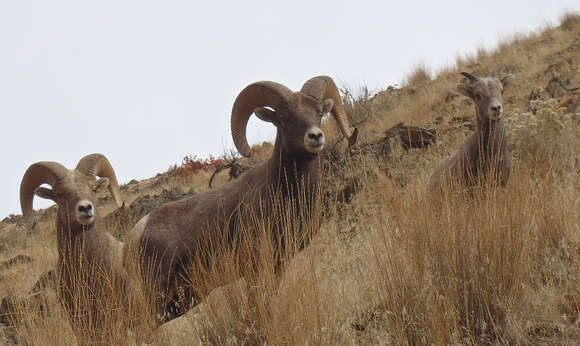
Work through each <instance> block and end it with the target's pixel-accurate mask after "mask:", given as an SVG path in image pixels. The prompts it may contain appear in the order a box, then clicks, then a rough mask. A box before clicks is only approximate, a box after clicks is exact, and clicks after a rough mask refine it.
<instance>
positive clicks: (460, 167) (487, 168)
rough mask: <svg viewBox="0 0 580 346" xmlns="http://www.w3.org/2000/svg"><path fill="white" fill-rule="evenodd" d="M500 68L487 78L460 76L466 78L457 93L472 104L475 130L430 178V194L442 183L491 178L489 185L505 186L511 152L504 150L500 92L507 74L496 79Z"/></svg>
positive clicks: (473, 182)
mask: <svg viewBox="0 0 580 346" xmlns="http://www.w3.org/2000/svg"><path fill="white" fill-rule="evenodd" d="M500 70H501V66H498V67H497V68H496V70H495V71H494V72H493V74H492V76H491V77H487V78H479V77H476V76H474V75H472V74H470V73H467V72H462V73H461V74H462V75H463V76H465V77H466V78H467V79H468V82H467V83H461V84H459V86H458V87H457V88H458V90H459V92H460V93H461V94H463V95H465V96H467V97H470V98H471V99H472V100H473V102H474V103H475V114H476V117H477V129H476V131H475V133H474V134H473V135H472V136H471V137H470V138H468V139H467V141H466V142H465V143H463V145H462V146H461V147H460V148H459V151H458V152H457V153H455V154H454V155H452V156H449V157H447V158H446V159H445V160H444V161H443V162H441V164H440V165H439V167H438V168H437V170H436V171H435V173H433V175H432V176H431V181H430V188H431V190H432V191H434V190H437V189H441V188H442V187H443V186H444V185H445V184H451V185H454V184H465V185H467V186H474V185H478V184H483V183H484V182H485V179H486V178H489V177H491V179H493V181H492V182H491V183H492V185H495V184H497V183H499V184H500V185H501V186H505V185H506V184H507V182H508V179H509V177H510V172H511V153H510V151H509V149H508V147H507V137H506V129H505V127H504V125H503V120H502V116H503V112H504V109H503V91H504V89H505V88H506V87H507V86H508V85H509V84H510V83H511V81H512V79H513V77H512V76H511V75H507V76H504V77H503V78H501V79H498V75H499V72H500Z"/></svg>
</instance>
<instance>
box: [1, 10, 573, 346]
mask: <svg viewBox="0 0 580 346" xmlns="http://www.w3.org/2000/svg"><path fill="white" fill-rule="evenodd" d="M579 59H580V16H578V15H577V14H566V15H564V16H563V17H562V19H561V24H560V25H559V26H558V27H553V28H552V27H544V28H542V30H540V31H538V32H532V33H528V34H516V35H513V37H510V38H509V39H504V40H503V41H502V42H500V43H499V44H498V47H497V48H496V49H493V50H488V49H485V48H480V49H479V50H478V51H477V52H476V53H475V54H472V55H467V56H461V57H458V58H457V59H456V63H455V66H453V67H448V68H445V69H443V70H441V71H438V72H436V73H434V72H431V71H430V70H429V68H428V67H426V66H424V65H418V66H416V67H415V69H414V70H413V71H412V72H411V73H409V75H408V77H407V78H405V80H404V81H402V83H401V85H402V87H401V88H397V87H392V86H391V87H388V88H386V89H385V90H383V91H380V92H378V93H376V94H372V93H371V92H369V90H368V89H366V88H362V89H361V90H357V91H353V90H343V97H344V103H345V106H346V108H347V111H348V113H349V116H350V118H351V123H353V124H358V125H357V126H358V127H359V131H360V135H359V140H360V143H359V144H358V145H357V146H356V147H354V148H352V149H350V150H348V149H346V148H345V145H344V144H343V143H339V139H340V132H339V131H337V129H335V127H334V123H333V122H332V121H327V122H324V123H323V127H324V131H325V133H327V134H328V136H327V137H328V139H327V140H328V143H329V144H328V145H327V148H326V149H325V151H324V153H323V155H322V158H323V160H322V162H323V163H322V164H323V168H324V170H325V179H324V182H325V183H324V185H323V186H322V189H323V193H322V194H321V196H322V197H321V199H320V200H319V201H317V208H316V215H309V217H308V220H313V221H312V222H310V223H307V224H306V225H305V227H306V228H307V229H308V230H309V231H310V232H309V234H311V236H312V240H311V243H310V245H309V246H308V247H307V248H306V249H304V250H303V251H297V249H296V248H294V247H292V246H288V247H286V249H285V253H284V254H283V258H284V261H283V263H284V266H283V268H284V270H283V271H282V272H281V273H280V274H277V273H275V271H274V267H275V263H274V260H273V257H274V256H273V251H275V250H274V248H273V247H272V242H271V241H270V240H271V239H270V236H269V233H268V228H269V227H270V226H269V225H268V224H267V223H266V222H264V220H261V219H260V218H259V217H257V218H255V219H254V220H251V221H249V222H248V226H253V227H248V229H254V230H259V231H258V232H254V233H255V234H252V235H251V236H250V237H247V238H246V241H245V242H243V243H240V244H237V246H236V247H235V248H233V249H224V253H223V254H222V255H221V256H220V258H219V259H217V260H216V265H215V266H214V267H213V268H211V269H210V270H209V271H206V272H203V273H202V272H196V273H190V275H191V277H192V281H193V284H195V285H197V286H198V287H199V289H200V291H202V292H204V293H205V299H204V302H203V303H202V304H200V305H198V306H197V307H196V308H194V309H193V310H191V311H190V312H189V313H187V314H186V315H184V316H182V317H180V318H177V319H175V320H173V321H170V322H168V323H166V324H165V325H163V326H161V327H160V328H159V329H158V330H156V331H154V332H151V331H150V328H148V326H150V325H151V324H152V321H150V317H149V315H148V311H147V308H146V307H145V306H144V304H138V305H139V306H140V307H141V309H137V311H135V312H134V313H133V314H132V315H131V316H125V317H127V318H129V319H131V320H133V321H135V322H136V323H135V324H140V326H141V327H137V328H134V329H133V330H130V331H127V330H125V329H124V328H115V326H121V325H123V323H122V322H121V319H122V318H121V317H120V316H118V315H117V314H115V312H114V311H111V313H110V316H109V320H108V321H107V323H108V324H107V325H108V326H110V328H112V330H117V332H116V333H107V334H106V335H107V338H108V339H107V340H103V344H115V345H135V344H140V342H141V341H142V340H144V339H145V340H146V341H147V342H148V343H151V344H155V345H176V344H179V345H197V344H200V343H202V344H236V345H237V344H251V345H254V344H256V345H257V344H259V345H263V344H269V345H271V344H353V343H359V344H450V343H454V344H579V343H580V316H579V310H580V221H579V220H580V198H579V196H580V194H579V192H580V191H579V190H580V108H579V104H580V60H579ZM500 64H501V65H502V66H504V68H503V72H504V73H511V74H513V75H514V77H515V78H514V83H513V84H512V85H511V86H510V87H509V88H508V89H506V90H505V93H504V99H505V104H504V108H505V117H506V120H505V125H506V127H507V130H508V135H509V147H510V149H511V150H512V154H513V172H512V176H511V179H510V182H509V184H508V185H507V186H506V187H505V188H503V189H502V188H499V189H495V188H492V187H487V188H484V189H475V190H473V191H470V192H469V193H455V192H453V191H452V190H449V191H445V193H444V194H443V195H442V196H431V195H428V194H427V192H426V185H427V181H428V179H429V176H430V175H431V173H432V172H433V170H434V168H435V167H436V166H437V164H438V163H439V162H440V161H441V159H442V158H444V157H445V156H447V155H449V154H452V153H454V152H455V151H456V150H457V148H458V147H459V146H460V145H461V144H462V143H463V141H464V140H465V139H466V138H467V137H468V136H470V135H471V133H473V130H474V126H475V121H474V117H475V111H474V108H473V103H472V101H471V100H469V99H467V98H466V97H464V96H461V95H460V94H459V93H458V92H457V91H456V86H457V84H458V83H459V82H460V81H461V79H462V76H461V75H460V74H459V73H460V72H462V71H467V72H470V73H473V74H475V75H479V76H488V75H489V74H490V73H491V72H492V71H493V70H494V68H495V67H496V66H497V65H500ZM377 73H380V71H377ZM401 122H403V123H404V124H406V125H413V126H417V128H420V129H422V130H424V131H426V132H425V133H431V134H435V138H436V140H435V141H434V142H433V143H431V144H430V145H428V146H427V145H420V147H419V148H413V145H410V144H409V143H407V142H408V141H409V139H408V138H407V137H408V136H407V137H405V134H404V132H397V131H392V130H391V131H390V132H389V131H388V130H389V129H392V128H393V127H394V126H395V125H397V124H399V123H401ZM393 133H394V134H397V135H394V136H393V135H392V134H393ZM334 143H338V144H337V145H334ZM271 148H272V146H271V144H269V143H264V144H263V145H257V146H254V147H253V148H252V151H253V153H254V155H253V156H252V159H251V160H247V159H236V160H235V162H236V163H237V164H241V165H242V166H244V167H245V166H251V165H253V164H255V163H256V162H258V161H259V160H262V159H264V158H266V157H268V155H269V153H270V152H271ZM47 159H50V158H47ZM191 160H192V158H191V157H190V158H189V159H188V158H186V159H184V162H183V163H182V164H180V165H176V166H175V167H172V168H170V169H169V170H168V171H167V172H165V173H162V174H159V175H158V176H156V177H154V178H151V179H148V180H144V181H141V182H137V181H133V182H130V183H128V184H125V185H124V186H122V191H123V197H124V198H125V200H126V202H127V207H126V209H125V210H124V211H117V212H115V213H113V214H110V215H109V217H108V218H107V220H108V225H109V232H111V233H112V234H115V235H116V236H118V237H120V238H121V239H123V237H124V236H125V234H126V232H127V231H128V230H129V229H130V228H131V227H132V225H133V224H134V223H135V222H137V221H138V219H139V218H140V217H141V216H142V215H144V214H145V213H147V212H148V211H149V210H150V209H151V208H152V207H154V206H155V205H158V204H159V203H161V202H164V201H169V200H174V199H179V198H184V197H185V196H189V195H192V194H195V193H197V192H199V191H202V190H205V189H208V188H209V187H208V183H209V180H210V177H211V176H212V173H213V172H214V170H215V169H216V167H217V166H219V165H223V164H226V163H227V162H230V163H231V162H233V160H234V159H233V157H232V155H231V154H228V155H225V156H224V157H222V158H220V160H222V162H219V163H216V162H213V161H212V162H205V163H206V166H203V165H202V166H200V167H202V168H195V169H192V168H191V167H193V166H192V163H191V162H190V161H191ZM194 161H195V160H194ZM113 164H114V163H113ZM195 167H198V166H195ZM206 168H207V170H206ZM242 170H243V169H242ZM225 171H227V170H225ZM228 179H229V177H228V174H227V172H222V173H219V174H217V175H216V178H215V185H220V184H224V183H225V182H226V181H227V180H228ZM97 207H98V208H102V209H99V210H103V215H105V214H109V213H110V212H111V211H112V210H113V205H112V201H111V200H110V197H108V196H106V195H103V196H102V197H101V198H100V203H98V205H97ZM38 216H40V222H39V225H38V227H37V230H36V232H35V233H34V234H28V233H27V232H26V231H25V230H23V229H21V228H20V227H19V226H18V221H19V217H18V216H12V217H8V218H6V219H5V220H4V221H3V222H2V223H0V297H4V299H3V300H2V302H1V303H0V344H7V345H11V344H26V345H29V344H30V345H38V344H43V345H60V344H71V342H72V341H71V340H74V333H73V332H72V330H71V329H70V324H69V322H68V320H67V317H66V316H67V315H66V313H65V312H64V311H63V309H62V307H61V305H60V304H59V302H58V300H57V298H56V295H55V294H54V290H53V288H51V285H50V284H48V285H45V286H46V287H41V286H42V285H39V283H40V282H37V281H38V279H39V277H41V276H42V277H45V278H46V277H49V275H48V274H46V273H47V272H49V271H50V270H51V269H53V268H54V267H55V263H56V258H57V254H56V244H55V226H54V219H55V215H54V207H53V208H50V209H47V210H43V211H38ZM280 217H281V218H285V217H288V218H292V217H295V216H292V215H291V213H286V211H280ZM318 220H321V223H322V226H321V228H320V229H319V230H316V229H313V228H312V227H309V226H311V225H315V224H316V222H317V221H318ZM288 221H291V220H288ZM288 224H299V223H296V222H288ZM286 231H287V232H288V233H289V234H290V235H291V234H293V233H294V230H293V229H292V228H289V229H287V230H286ZM46 281H47V282H50V280H46ZM35 283H37V285H36V287H35V288H34V289H33V286H35ZM219 286H222V287H220V288H218V289H214V288H215V287H219ZM116 298H119V297H116ZM121 298H122V297H121ZM79 299H82V298H79ZM137 299H139V297H137ZM115 301H117V300H115ZM118 301H119V304H123V300H122V299H119V300H118Z"/></svg>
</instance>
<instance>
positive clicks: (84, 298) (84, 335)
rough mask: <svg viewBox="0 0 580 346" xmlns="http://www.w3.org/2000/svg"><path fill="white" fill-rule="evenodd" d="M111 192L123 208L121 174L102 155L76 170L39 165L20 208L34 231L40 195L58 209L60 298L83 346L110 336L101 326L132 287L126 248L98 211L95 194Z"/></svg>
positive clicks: (23, 187)
mask: <svg viewBox="0 0 580 346" xmlns="http://www.w3.org/2000/svg"><path fill="white" fill-rule="evenodd" d="M97 176H98V177H101V179H98V180H97V179H96V177H97ZM42 184H48V185H50V186H51V187H52V189H49V188H45V187H41V185H42ZM107 186H108V188H109V191H110V193H111V195H112V197H113V200H114V201H115V203H116V205H117V206H118V207H121V206H122V203H123V202H122V200H121V195H120V189H119V185H118V183H117V178H116V176H115V172H114V170H113V168H112V167H111V164H110V163H109V161H108V160H107V158H106V157H105V156H104V155H102V154H91V155H87V156H85V157H83V158H82V159H81V160H80V161H79V162H78V164H77V166H76V168H75V169H73V170H68V169H67V168H65V167H64V166H62V165H61V164H59V163H57V162H51V161H41V162H37V163H34V164H32V165H31V166H30V167H29V168H28V169H27V170H26V173H25V174H24V177H23V178H22V182H21V184H20V205H21V208H22V214H23V216H24V220H25V223H26V225H27V226H28V227H29V228H33V227H34V225H35V222H34V212H33V209H32V201H33V197H34V195H37V196H38V197H41V198H47V199H51V200H53V201H54V202H56V204H57V205H58V214H57V219H56V237H57V250H58V263H57V268H56V269H57V282H58V290H57V293H58V296H59V298H60V300H61V301H62V302H63V304H64V307H65V309H66V310H67V312H68V313H69V317H70V321H71V324H72V327H73V330H74V331H75V333H76V334H77V337H78V338H79V339H80V340H79V342H80V343H81V344H82V343H83V342H84V341H87V342H88V341H89V340H93V341H94V340H98V339H99V338H100V336H102V335H104V334H103V333H106V332H107V331H103V330H100V326H101V325H100V323H101V322H102V321H103V319H104V318H105V317H106V314H110V313H111V312H110V311H107V304H108V303H110V301H109V300H110V299H111V298H114V297H116V296H119V295H121V296H124V295H123V294H124V291H123V290H125V289H127V287H128V275H127V273H126V271H125V269H124V268H123V266H122V251H123V244H122V243H121V242H119V241H117V240H116V239H115V238H114V237H113V236H112V235H111V234H109V233H107V232H106V230H105V228H104V225H103V223H102V220H101V217H100V216H99V215H98V214H97V211H96V210H95V205H94V200H95V194H96V192H98V191H100V190H102V189H105V188H106V187H107Z"/></svg>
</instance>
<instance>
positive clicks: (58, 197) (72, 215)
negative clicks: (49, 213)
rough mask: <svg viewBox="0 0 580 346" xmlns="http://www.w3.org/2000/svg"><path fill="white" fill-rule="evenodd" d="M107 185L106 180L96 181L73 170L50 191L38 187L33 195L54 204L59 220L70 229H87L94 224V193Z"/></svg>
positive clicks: (107, 180) (107, 181)
mask: <svg viewBox="0 0 580 346" xmlns="http://www.w3.org/2000/svg"><path fill="white" fill-rule="evenodd" d="M108 184H109V179H107V178H101V179H99V180H96V179H95V178H94V177H92V176H89V175H86V174H84V173H80V172H78V171H74V170H73V171H71V174H70V175H69V176H67V177H66V178H65V179H63V180H61V181H59V182H57V183H56V184H54V186H52V189H48V188H45V187H39V188H37V189H36V190H35V191H34V193H35V194H36V195H37V196H39V197H41V198H47V199H51V200H53V201H54V202H56V204H58V208H59V211H58V213H59V218H60V220H61V221H63V222H64V223H65V224H68V226H69V227H70V229H78V228H83V229H87V228H88V227H89V226H91V225H93V224H94V222H95V216H96V210H95V204H94V201H95V196H96V193H97V192H99V191H101V190H102V189H104V188H106V187H107V186H108Z"/></svg>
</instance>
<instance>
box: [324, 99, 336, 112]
mask: <svg viewBox="0 0 580 346" xmlns="http://www.w3.org/2000/svg"><path fill="white" fill-rule="evenodd" d="M332 107H334V100H333V99H325V100H324V101H322V114H326V113H330V111H331V110H332Z"/></svg>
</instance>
